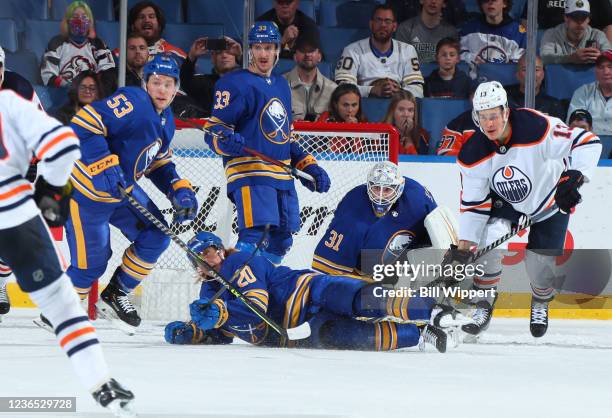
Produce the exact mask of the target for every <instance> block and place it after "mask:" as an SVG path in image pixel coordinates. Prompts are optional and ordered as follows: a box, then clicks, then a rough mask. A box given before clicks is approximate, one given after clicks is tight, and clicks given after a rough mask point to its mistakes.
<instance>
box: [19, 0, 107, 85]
mask: <svg viewBox="0 0 612 418" xmlns="http://www.w3.org/2000/svg"><path fill="white" fill-rule="evenodd" d="M31 30H36V28H31ZM114 68H115V62H114V61H113V57H112V54H111V51H110V50H109V49H108V47H107V46H106V44H105V43H104V42H103V41H102V40H101V39H100V38H97V37H96V31H95V27H94V17H93V13H92V12H91V9H90V8H89V6H88V5H87V3H86V2H84V1H74V2H72V3H70V4H69V5H68V7H67V8H66V13H65V14H64V18H63V19H62V21H61V23H60V34H59V35H57V36H55V37H53V38H52V39H51V40H50V41H49V44H48V45H47V50H46V52H45V54H44V55H43V57H42V64H41V71H40V75H41V77H42V81H43V83H44V84H45V85H47V86H54V87H64V86H69V85H70V83H72V80H73V79H74V78H75V77H76V76H77V75H79V73H80V72H82V71H86V70H91V71H93V72H94V73H99V74H101V76H102V81H103V82H104V84H105V85H112V83H114V80H115V71H114Z"/></svg>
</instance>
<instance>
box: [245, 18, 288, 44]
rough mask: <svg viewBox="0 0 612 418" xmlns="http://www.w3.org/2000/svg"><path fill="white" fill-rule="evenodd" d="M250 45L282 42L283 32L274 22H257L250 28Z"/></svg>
mask: <svg viewBox="0 0 612 418" xmlns="http://www.w3.org/2000/svg"><path fill="white" fill-rule="evenodd" d="M248 39H249V45H251V44H264V43H270V44H277V45H280V43H281V34H280V32H279V30H278V26H276V23H274V22H255V24H253V26H251V29H250V30H249V38H248Z"/></svg>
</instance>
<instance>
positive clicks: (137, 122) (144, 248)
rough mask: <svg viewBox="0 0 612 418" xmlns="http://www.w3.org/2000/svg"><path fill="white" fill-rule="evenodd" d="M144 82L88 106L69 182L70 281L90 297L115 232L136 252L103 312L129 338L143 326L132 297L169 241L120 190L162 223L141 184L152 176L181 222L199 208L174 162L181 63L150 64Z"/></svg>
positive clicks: (77, 119)
mask: <svg viewBox="0 0 612 418" xmlns="http://www.w3.org/2000/svg"><path fill="white" fill-rule="evenodd" d="M144 81H145V88H146V89H142V88H140V87H123V88H120V89H119V90H117V91H116V92H115V93H114V94H113V95H111V96H110V97H109V98H108V99H105V100H101V101H98V102H93V103H92V104H90V105H87V106H84V107H83V108H82V109H81V110H80V111H79V112H78V113H77V114H76V115H75V116H74V118H73V119H72V122H71V126H72V128H73V129H74V131H75V133H76V134H77V136H78V137H79V139H80V144H81V153H82V156H81V159H80V160H78V161H77V162H76V164H75V167H74V169H73V171H72V175H71V182H72V184H73V186H74V195H73V196H72V200H71V201H70V219H69V222H68V224H67V225H66V236H67V238H68V244H69V247H70V258H71V265H70V268H69V269H68V275H69V276H70V278H71V279H72V283H73V285H74V286H75V287H76V288H77V291H78V292H79V294H80V295H81V297H82V298H84V297H86V296H87V293H88V292H89V289H90V287H91V285H92V283H93V282H94V280H97V279H98V278H100V277H101V276H102V275H103V274H104V272H105V270H106V266H107V263H108V260H109V259H110V257H111V254H112V249H111V246H110V230H109V225H113V226H115V227H116V228H118V229H119V230H121V232H122V233H123V235H124V236H125V237H126V238H127V239H128V240H129V241H130V243H131V245H130V246H129V247H128V248H127V249H126V250H125V252H124V253H123V258H122V263H121V265H120V266H119V267H118V268H117V270H116V271H115V272H114V274H113V276H112V278H111V280H110V283H109V284H108V286H107V287H106V288H105V289H104V291H103V292H102V294H101V300H100V302H98V305H97V307H98V312H99V313H100V314H101V315H102V316H104V317H107V318H109V319H111V320H112V321H114V322H115V323H116V324H117V325H118V326H119V327H120V328H121V329H123V330H124V331H126V332H128V333H133V332H134V328H135V327H137V326H138V325H139V324H140V317H139V316H138V313H137V312H136V309H135V308H134V306H133V305H132V304H131V302H130V300H129V298H128V295H129V293H130V292H131V291H132V290H133V289H134V288H135V287H136V286H138V285H139V284H140V283H141V282H142V280H144V279H145V278H146V277H147V275H148V274H149V273H150V272H151V270H152V269H153V267H154V266H155V262H156V261H157V259H158V258H159V256H160V255H161V254H162V253H163V252H164V251H165V250H166V248H167V247H168V245H169V243H170V239H169V238H168V237H167V236H166V235H164V234H163V233H162V232H161V231H160V230H159V229H158V228H156V227H155V226H154V225H153V224H152V223H151V222H150V221H149V220H147V219H146V218H145V217H144V216H142V215H141V214H140V213H139V212H138V211H137V210H136V209H134V208H132V206H131V205H130V204H129V203H128V202H127V200H125V199H123V195H122V191H121V190H120V188H124V189H126V190H127V191H129V192H130V193H131V194H132V195H133V196H134V198H136V199H138V201H140V203H141V204H142V205H144V206H146V207H147V208H148V209H149V210H150V211H151V212H152V213H154V214H155V215H156V216H157V217H158V218H159V219H163V216H162V214H161V212H160V211H159V209H158V208H157V207H156V206H155V204H154V203H153V202H152V201H151V199H150V198H149V197H148V196H147V194H146V193H145V192H144V191H143V190H142V189H141V188H140V187H139V186H138V184H137V181H138V180H139V179H140V178H141V177H142V176H145V177H147V178H148V179H149V180H151V181H152V182H153V184H155V186H156V187H157V188H158V189H159V190H160V191H161V192H162V193H163V194H164V195H165V196H167V197H168V199H169V200H170V201H171V202H172V205H173V207H174V210H175V217H174V222H175V223H185V222H189V221H191V220H193V219H194V218H195V216H196V212H197V206H198V204H197V200H196V197H195V193H194V191H193V189H192V187H191V184H190V183H189V181H188V180H185V179H182V178H181V177H180V176H179V174H178V173H177V171H176V167H175V165H174V163H173V162H172V159H171V155H172V152H171V150H170V142H171V140H172V138H173V136H174V129H175V125H174V117H173V116H172V112H171V110H170V107H169V106H170V104H171V103H172V100H173V99H174V96H175V95H176V92H177V90H178V88H179V69H178V67H177V65H176V63H175V61H174V60H173V59H172V58H170V57H167V56H164V55H157V56H156V57H155V58H154V59H153V60H152V61H150V62H149V63H147V64H146V65H145V67H144Z"/></svg>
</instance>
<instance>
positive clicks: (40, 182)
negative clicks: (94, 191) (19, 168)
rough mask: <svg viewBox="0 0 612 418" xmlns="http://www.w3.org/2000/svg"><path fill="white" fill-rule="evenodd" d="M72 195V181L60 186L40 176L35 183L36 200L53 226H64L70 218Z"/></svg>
mask: <svg viewBox="0 0 612 418" xmlns="http://www.w3.org/2000/svg"><path fill="white" fill-rule="evenodd" d="M70 196H72V184H71V183H70V182H68V183H66V185H65V186H63V187H58V186H53V185H51V184H49V183H47V181H46V180H45V179H44V178H43V177H42V176H39V177H38V179H37V180H36V183H35V184H34V201H35V202H36V205H38V208H39V209H40V212H41V213H42V216H43V218H45V221H46V222H47V225H49V226H51V227H54V226H63V225H64V224H65V223H66V220H68V214H69V212H70V207H69V204H70Z"/></svg>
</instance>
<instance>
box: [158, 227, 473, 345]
mask: <svg viewBox="0 0 612 418" xmlns="http://www.w3.org/2000/svg"><path fill="white" fill-rule="evenodd" d="M188 245H189V247H190V248H191V250H192V251H194V252H195V253H198V254H201V256H202V258H203V259H204V260H205V261H206V262H207V263H208V264H210V265H211V266H213V268H214V269H215V271H217V272H218V273H219V274H221V276H223V277H225V278H230V277H232V276H233V275H234V272H235V271H237V270H240V269H241V272H240V273H239V274H238V275H237V278H236V280H235V282H234V283H235V284H236V286H237V287H238V288H239V289H240V290H241V291H242V293H243V294H244V295H245V296H246V297H247V298H249V299H250V300H251V301H253V302H254V303H255V304H257V305H258V306H259V307H260V308H261V309H263V310H264V311H265V312H267V314H268V315H270V317H271V318H272V319H274V320H275V321H277V322H279V323H280V324H282V326H284V327H285V328H293V327H296V326H298V325H300V324H302V323H304V322H305V321H308V322H309V323H310V326H311V329H312V334H311V336H310V337H309V338H307V339H304V340H300V341H296V342H291V344H286V342H285V341H281V339H280V337H279V336H278V335H277V334H276V333H275V332H273V331H272V330H268V326H267V324H265V323H264V322H262V320H261V319H260V318H259V317H258V316H256V315H255V314H253V313H252V312H251V311H250V310H249V309H247V308H246V306H245V305H244V304H243V303H242V302H241V301H240V300H238V299H236V298H235V297H234V296H232V295H231V294H230V293H229V292H226V293H223V294H222V295H221V296H220V297H219V299H216V300H214V301H211V300H210V298H211V296H212V295H213V294H214V293H215V292H217V290H219V289H220V284H218V283H217V282H215V281H212V280H210V279H209V277H208V275H207V270H206V269H205V268H204V267H202V266H197V267H196V268H197V270H198V273H199V275H200V278H201V279H202V287H201V290H200V298H199V299H198V300H196V301H194V302H193V303H192V304H191V305H190V313H191V321H189V322H181V321H175V322H171V323H169V324H168V325H167V326H166V330H165V338H166V341H168V342H169V343H171V344H229V343H231V342H232V340H233V338H234V337H238V338H240V339H242V340H244V341H247V342H249V343H252V344H257V345H266V346H275V347H278V346H296V347H301V348H326V349H353V350H378V351H388V350H395V349H398V348H404V347H412V346H416V345H419V346H420V347H424V343H429V344H432V345H434V346H435V347H436V348H437V349H438V351H440V352H445V351H446V347H447V340H448V338H447V337H448V336H447V333H446V332H445V331H451V330H452V329H453V328H454V327H455V326H458V325H460V324H464V323H465V318H463V317H461V316H457V317H456V318H453V315H452V314H451V311H450V310H449V308H447V307H444V306H441V305H436V304H435V301H434V299H432V298H421V297H412V298H389V297H375V296H373V294H375V290H376V289H377V288H380V285H378V284H371V283H369V282H368V281H365V280H363V279H360V278H358V277H356V276H331V275H326V274H320V273H317V272H314V271H312V270H293V269H290V268H289V267H284V266H279V267H275V266H274V265H273V264H272V263H271V262H270V261H268V260H267V259H266V258H265V257H262V256H255V257H252V259H251V260H250V261H249V260H248V259H249V258H251V255H250V254H249V253H248V252H245V251H237V250H235V249H233V248H228V249H226V248H224V246H223V243H222V242H221V239H220V238H219V237H217V236H216V235H214V234H211V233H209V232H200V233H198V234H197V235H196V236H195V237H194V238H193V239H191V241H189V243H188ZM247 261H248V262H247ZM245 262H246V264H245ZM379 290H380V289H379ZM380 293H381V292H376V294H380ZM386 316H393V317H394V318H399V319H401V320H404V321H406V320H409V321H414V322H417V321H420V322H421V324H422V325H421V326H418V325H417V324H415V323H397V322H391V321H381V322H377V323H372V322H365V321H361V320H358V319H356V318H358V317H367V318H384V317H386ZM293 343H295V344H293Z"/></svg>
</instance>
